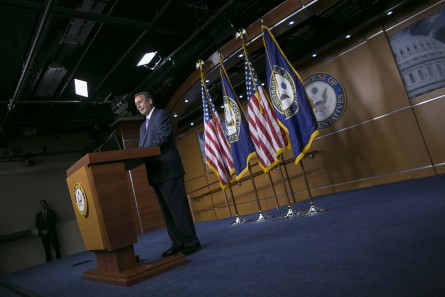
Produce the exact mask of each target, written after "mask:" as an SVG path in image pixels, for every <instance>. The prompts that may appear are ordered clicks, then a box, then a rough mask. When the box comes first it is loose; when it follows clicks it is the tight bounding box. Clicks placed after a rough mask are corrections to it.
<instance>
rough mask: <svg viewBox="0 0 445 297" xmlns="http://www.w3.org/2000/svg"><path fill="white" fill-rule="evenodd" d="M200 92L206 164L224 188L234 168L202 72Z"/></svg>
mask: <svg viewBox="0 0 445 297" xmlns="http://www.w3.org/2000/svg"><path fill="white" fill-rule="evenodd" d="M201 93H202V108H203V111H204V136H205V149H204V151H205V158H206V164H207V166H209V168H210V169H211V170H212V171H213V172H214V173H215V174H216V175H217V176H218V180H219V183H220V185H221V188H222V189H225V188H227V186H228V184H229V180H230V176H231V175H232V174H233V173H234V172H235V169H234V165H233V159H232V155H231V154H230V148H229V144H228V142H227V140H226V138H225V136H224V132H223V130H222V127H221V121H220V119H219V115H218V113H217V112H216V110H215V106H214V105H213V101H212V98H211V97H210V94H209V92H208V90H207V86H206V83H205V79H204V75H203V74H202V75H201ZM209 108H210V110H209Z"/></svg>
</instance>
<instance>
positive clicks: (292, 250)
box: [0, 175, 445, 297]
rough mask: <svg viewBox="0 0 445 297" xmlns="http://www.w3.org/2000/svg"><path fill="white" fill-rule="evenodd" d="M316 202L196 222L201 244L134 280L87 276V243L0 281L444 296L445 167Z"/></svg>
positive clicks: (65, 288) (157, 248)
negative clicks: (175, 263)
mask: <svg viewBox="0 0 445 297" xmlns="http://www.w3.org/2000/svg"><path fill="white" fill-rule="evenodd" d="M315 204H316V205H317V206H320V207H325V208H328V211H326V212H323V213H321V214H318V215H314V216H308V217H297V218H294V219H290V220H283V219H281V218H280V216H281V215H282V214H285V213H286V209H284V208H283V209H279V210H273V211H268V212H266V214H267V215H273V216H274V218H272V219H270V220H267V221H265V222H261V223H254V222H248V223H245V224H242V225H238V226H231V225H230V224H229V223H230V222H232V221H233V219H224V220H218V221H212V222H201V223H197V224H196V227H197V233H198V235H199V237H200V239H201V242H202V246H203V248H202V250H200V251H198V252H196V253H195V254H192V255H190V256H188V257H187V258H188V260H189V263H187V264H186V265H184V266H181V267H178V268H175V269H174V270H171V271H168V272H165V273H163V274H160V275H158V276H155V277H153V278H150V279H148V280H146V281H143V282H140V283H138V284H135V285H133V286H130V287H126V288H125V287H119V286H113V285H107V284H101V283H96V282H91V281H85V280H82V274H83V272H84V271H86V270H89V269H92V268H95V266H96V265H95V257H94V254H93V253H90V252H85V253H80V254H77V255H73V256H69V257H65V258H63V259H61V260H58V261H55V262H51V263H48V264H44V265H40V266H37V267H33V268H31V269H27V270H23V271H20V272H16V273H11V274H8V275H4V276H1V277H0V284H1V282H2V281H3V282H7V283H9V284H13V285H15V286H17V287H19V288H21V289H23V290H25V293H22V295H15V294H14V293H12V291H9V290H8V293H5V295H3V292H6V291H5V288H2V286H1V285H0V295H1V296H8V297H9V296H32V295H30V294H31V292H32V293H34V295H33V296H45V297H47V296H48V297H52V296H66V297H70V296H94V297H101V296H106V297H113V296H130V297H131V296H155V297H157V296H194V297H195V296H231V297H233V296H256V297H261V296H304V297H309V296H317V297H318V296H320V297H321V296H323V297H325V296H328V297H335V296H339V297H340V296H341V297H345V296H360V297H368V296H369V297H376V296H379V297H384V296H388V297H389V296H391V297H394V296H401V297H402V296H403V297H411V296H412V297H414V296H416V297H417V296H428V297H435V296H437V297H439V296H440V297H443V296H445V215H444V210H445V175H439V176H434V177H429V178H424V179H417V180H410V181H403V182H398V183H392V184H387V185H381V186H375V187H370V188H366V189H360V190H354V191H348V192H343V193H337V194H333V195H325V196H321V197H316V198H315ZM308 206H309V205H308V202H307V201H306V202H300V203H296V204H294V205H293V209H294V210H304V209H307V208H308ZM256 217H257V215H254V216H249V218H256ZM168 246H169V241H168V238H167V235H166V232H165V231H164V230H159V231H155V232H153V233H150V234H146V235H144V236H141V237H140V238H139V242H138V243H137V244H135V250H136V253H137V254H138V255H139V256H140V257H141V260H142V262H147V263H148V262H151V261H155V260H158V259H159V257H160V254H161V253H162V251H163V250H165V249H166V248H167V247H168ZM9 292H11V295H6V294H9Z"/></svg>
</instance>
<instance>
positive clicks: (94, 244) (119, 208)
mask: <svg viewBox="0 0 445 297" xmlns="http://www.w3.org/2000/svg"><path fill="white" fill-rule="evenodd" d="M159 154H160V150H159V147H151V148H134V149H126V150H116V151H107V152H99V153H89V154H86V155H85V156H83V157H82V158H81V159H80V160H79V161H77V162H76V163H75V164H74V165H73V166H71V167H70V168H69V169H68V170H67V184H68V189H69V192H70V196H71V202H72V203H73V208H74V212H75V213H76V218H77V222H78V224H79V228H80V232H81V234H82V238H83V241H84V244H85V247H86V249H87V250H89V251H93V252H94V253H95V254H96V264H97V268H95V269H92V270H89V271H86V272H85V273H84V275H83V278H84V279H86V280H92V281H97V282H103V283H108V284H114V285H119V286H130V285H132V284H135V283H137V282H140V281H142V280H144V279H147V278H149V277H151V276H154V275H157V274H160V273H162V272H165V271H168V270H170V269H173V268H175V267H177V266H180V265H183V264H185V263H186V262H187V259H186V258H185V256H183V255H175V256H171V257H168V258H165V259H160V260H158V261H155V262H152V263H150V264H140V263H138V261H137V259H136V255H135V253H134V248H133V244H134V243H136V242H137V236H136V230H135V227H134V222H133V218H132V215H131V207H130V203H131V200H130V196H129V193H128V185H127V176H126V174H127V173H126V170H129V169H133V168H134V167H137V166H139V165H141V164H143V163H144V159H145V158H147V157H150V156H156V155H159Z"/></svg>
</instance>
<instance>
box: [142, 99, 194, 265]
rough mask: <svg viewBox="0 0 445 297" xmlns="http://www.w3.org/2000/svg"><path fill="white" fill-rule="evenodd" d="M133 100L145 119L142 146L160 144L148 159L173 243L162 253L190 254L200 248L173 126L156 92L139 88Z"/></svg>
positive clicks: (169, 254)
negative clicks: (156, 102)
mask: <svg viewBox="0 0 445 297" xmlns="http://www.w3.org/2000/svg"><path fill="white" fill-rule="evenodd" d="M134 102H135V104H136V108H137V109H138V110H139V112H140V113H141V114H142V115H144V116H145V118H146V121H145V122H144V123H142V125H141V127H140V131H139V132H140V139H139V147H150V146H159V147H160V149H161V154H160V155H159V156H155V157H150V158H148V159H147V161H146V163H145V166H146V168H147V176H148V182H149V183H150V185H151V186H152V187H153V189H154V191H155V193H156V196H157V198H158V201H159V204H160V206H161V210H162V214H163V216H164V220H165V224H166V226H167V232H168V235H169V237H170V240H171V241H172V245H171V247H170V248H169V249H167V250H166V251H165V252H164V253H163V254H162V256H163V257H168V256H172V255H175V254H178V253H182V254H184V255H188V254H191V253H193V252H195V251H197V250H199V249H200V248H201V244H200V242H199V240H198V237H197V236H196V231H195V225H194V223H193V219H192V215H191V211H190V206H189V204H188V201H187V195H186V193H185V187H184V168H183V166H182V162H181V157H180V155H179V152H178V150H177V148H176V145H175V139H174V137H173V126H172V122H171V120H170V117H169V115H168V113H167V111H166V110H165V109H156V108H155V107H154V100H153V96H152V95H151V94H150V93H148V92H139V93H137V94H136V95H135V96H134Z"/></svg>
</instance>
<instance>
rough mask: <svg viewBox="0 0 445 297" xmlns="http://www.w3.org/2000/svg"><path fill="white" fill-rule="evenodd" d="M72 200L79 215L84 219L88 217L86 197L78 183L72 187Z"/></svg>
mask: <svg viewBox="0 0 445 297" xmlns="http://www.w3.org/2000/svg"><path fill="white" fill-rule="evenodd" d="M74 200H75V202H76V206H77V210H78V211H79V213H80V215H81V216H82V217H84V218H85V217H86V216H87V215H88V201H87V195H86V194H85V191H84V189H83V187H82V185H81V184H80V183H76V184H75V185H74Z"/></svg>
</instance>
